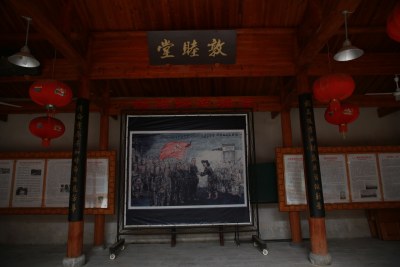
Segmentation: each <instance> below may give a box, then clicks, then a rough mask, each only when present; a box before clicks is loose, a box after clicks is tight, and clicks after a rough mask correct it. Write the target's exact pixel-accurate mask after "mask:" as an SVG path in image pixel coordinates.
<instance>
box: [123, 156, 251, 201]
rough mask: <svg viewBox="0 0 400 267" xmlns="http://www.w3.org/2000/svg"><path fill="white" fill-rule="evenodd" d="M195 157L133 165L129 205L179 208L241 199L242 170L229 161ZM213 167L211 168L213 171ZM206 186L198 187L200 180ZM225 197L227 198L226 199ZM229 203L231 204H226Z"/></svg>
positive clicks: (143, 161)
mask: <svg viewBox="0 0 400 267" xmlns="http://www.w3.org/2000/svg"><path fill="white" fill-rule="evenodd" d="M196 164H197V162H196V158H192V159H191V160H190V161H184V160H171V159H168V160H155V159H148V160H145V159H144V160H140V161H139V162H134V163H133V168H132V175H131V179H132V180H131V200H132V201H131V204H132V205H133V206H181V205H199V204H207V203H211V202H212V203H222V202H223V201H225V202H223V203H226V201H228V202H229V200H227V199H240V200H243V197H244V196H243V195H244V189H243V186H244V179H243V170H242V168H240V167H237V166H236V165H239V164H236V165H235V164H234V163H231V162H227V163H218V164H217V163H214V162H213V164H215V166H211V163H210V162H209V161H208V160H201V164H202V167H201V168H200V170H199V168H198V167H197V165H196ZM213 167H214V168H213ZM202 177H203V178H204V179H206V181H207V182H206V185H205V186H200V185H199V181H200V179H202ZM228 196H229V197H228ZM228 204H233V203H228Z"/></svg>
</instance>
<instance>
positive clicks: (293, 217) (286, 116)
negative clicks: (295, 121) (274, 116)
mask: <svg viewBox="0 0 400 267" xmlns="http://www.w3.org/2000/svg"><path fill="white" fill-rule="evenodd" d="M281 128H282V143H283V146H284V147H291V146H292V145H293V142H292V124H291V119H290V110H289V109H285V110H283V111H282V112H281ZM289 222H290V232H291V235H292V242H293V243H294V244H299V243H301V242H302V240H303V238H302V234H301V224H300V212H298V211H289Z"/></svg>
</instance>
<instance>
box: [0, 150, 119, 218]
mask: <svg viewBox="0 0 400 267" xmlns="http://www.w3.org/2000/svg"><path fill="white" fill-rule="evenodd" d="M115 157H116V153H115V151H90V152H88V153H87V162H86V187H85V188H86V194H85V213H86V214H114V195H115V164H116V163H115V161H116V159H115ZM71 167H72V152H15V153H0V181H1V182H0V214H67V213H68V205H69V196H70V192H73V190H74V188H71V186H70V179H71Z"/></svg>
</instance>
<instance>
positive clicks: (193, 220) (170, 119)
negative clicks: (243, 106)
mask: <svg viewBox="0 0 400 267" xmlns="http://www.w3.org/2000/svg"><path fill="white" fill-rule="evenodd" d="M122 129H123V132H124V135H123V139H122V140H123V147H124V154H123V155H122V156H121V158H123V165H124V167H123V172H124V181H123V184H122V185H121V186H120V188H121V189H122V191H121V192H123V197H122V199H121V201H120V205H121V207H123V208H122V211H123V212H122V213H123V214H122V216H121V218H120V221H121V222H120V223H121V224H122V228H123V229H130V228H137V227H172V226H173V227H175V226H211V225H252V224H253V214H252V209H251V204H250V200H249V186H248V183H249V164H250V161H251V158H252V157H250V156H249V155H250V154H251V152H250V147H251V145H250V144H251V143H252V142H251V140H250V139H251V138H250V137H251V136H252V135H251V134H250V132H251V129H252V127H251V119H250V118H249V113H248V112H240V113H223V114H221V113H216V114H215V113H210V114H208V113H204V114H185V115H168V114H167V115H166V114H161V115H141V114H128V113H127V114H125V117H124V120H123V128H122Z"/></svg>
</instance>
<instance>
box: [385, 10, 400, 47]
mask: <svg viewBox="0 0 400 267" xmlns="http://www.w3.org/2000/svg"><path fill="white" fill-rule="evenodd" d="M386 32H387V34H388V35H389V37H390V38H392V39H393V40H395V41H397V42H400V3H397V5H396V6H395V7H394V10H393V12H392V13H391V14H390V15H389V17H388V19H387V22H386Z"/></svg>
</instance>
